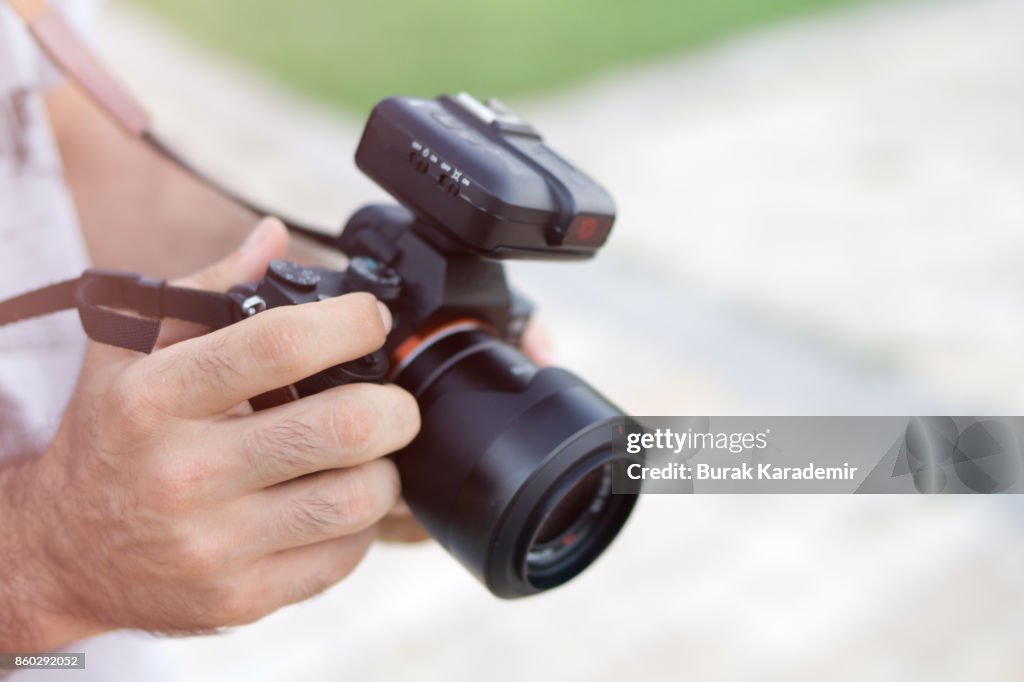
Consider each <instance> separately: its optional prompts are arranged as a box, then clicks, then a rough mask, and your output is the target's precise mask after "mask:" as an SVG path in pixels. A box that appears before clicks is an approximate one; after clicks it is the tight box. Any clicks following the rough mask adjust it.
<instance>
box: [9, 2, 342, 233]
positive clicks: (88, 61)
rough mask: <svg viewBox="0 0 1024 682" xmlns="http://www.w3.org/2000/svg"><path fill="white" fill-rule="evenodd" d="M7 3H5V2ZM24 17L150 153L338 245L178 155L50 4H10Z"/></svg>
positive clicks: (64, 68)
mask: <svg viewBox="0 0 1024 682" xmlns="http://www.w3.org/2000/svg"><path fill="white" fill-rule="evenodd" d="M3 1H4V0H0V2H3ZM6 1H7V3H8V4H9V5H10V6H11V7H12V8H13V9H14V11H15V13H16V14H17V15H18V16H19V17H20V18H21V20H22V22H23V23H24V24H25V28H26V29H27V30H28V33H29V35H30V36H31V37H32V39H33V40H34V41H35V42H36V44H37V45H38V46H39V48H40V49H41V50H42V51H43V52H44V53H45V54H46V56H47V57H49V58H50V61H51V62H52V63H53V65H54V66H55V67H56V68H57V69H59V70H60V71H61V73H63V74H64V75H65V76H66V77H67V78H68V80H70V81H71V82H72V83H74V84H75V85H76V86H78V88H79V89H80V90H81V91H82V92H84V93H85V94H86V95H88V96H89V97H90V98H91V99H92V101H93V102H94V103H95V104H96V105H97V106H98V107H99V109H100V110H101V111H102V112H103V113H105V114H106V115H107V116H108V117H109V118H110V119H112V120H113V121H114V122H115V123H117V124H118V125H119V126H120V127H121V129H122V130H124V131H125V133H127V134H128V135H130V136H132V137H135V138H138V139H140V140H142V142H144V143H145V144H146V145H147V146H148V147H149V148H150V149H152V150H153V151H154V152H156V153H157V154H159V155H160V156H162V157H163V158H164V159H166V160H168V161H170V162H171V163H172V164H174V165H175V166H177V167H179V168H181V169H182V170H184V171H185V172H186V173H188V174H189V175H191V176H193V177H195V178H196V179H197V180H199V181H200V182H202V183H203V184H205V185H207V186H208V187H210V188H212V189H213V190H214V191H216V192H218V193H219V194H220V195H222V196H224V197H225V198H227V199H228V200H230V201H232V202H234V203H236V204H238V205H240V206H242V207H243V208H246V209H248V210H250V211H252V212H253V213H255V214H256V215H260V216H264V215H273V216H277V217H278V218H279V219H280V220H281V222H283V223H284V224H285V226H286V227H287V228H288V229H289V230H291V231H292V232H294V233H295V234H298V235H301V236H303V237H305V238H307V239H311V240H313V241H316V242H320V243H321V244H327V245H328V246H331V247H335V248H336V246H337V244H336V242H337V236H336V235H335V234H332V233H331V230H329V229H325V228H323V227H319V226H315V225H311V224H309V223H306V222H304V221H300V220H296V219H295V218H293V217H290V216H286V215H282V213H281V212H280V211H275V210H272V209H270V208H269V207H266V206H261V205H260V204H259V203H258V202H255V201H252V200H251V199H249V198H247V197H244V196H242V195H241V194H239V193H238V192H236V191H234V190H232V189H231V188H229V187H228V186H226V185H225V184H223V183H221V182H219V181H217V180H216V179H215V178H213V177H211V176H210V175H208V174H207V173H205V172H204V171H202V170H201V169H200V168H199V167H198V166H196V165H195V164H193V163H191V162H190V161H189V160H188V159H186V158H185V157H183V156H182V155H181V154H180V153H178V152H177V151H176V150H175V148H174V145H172V144H169V143H168V142H167V141H166V140H165V139H163V138H162V137H161V136H160V135H159V134H158V133H157V132H156V131H155V130H153V125H152V118H151V117H150V115H149V112H147V111H146V109H145V108H144V107H143V106H142V104H141V103H139V101H138V99H137V98H136V97H135V96H134V95H133V94H132V92H131V91H130V90H129V89H128V88H127V87H125V86H124V85H123V84H122V83H121V82H120V81H118V80H117V79H116V78H115V77H114V76H113V75H112V74H111V72H110V71H109V70H108V69H107V68H106V66H105V65H104V64H103V62H102V60H100V58H99V57H98V56H97V55H96V53H95V51H93V49H92V48H91V47H90V46H89V44H88V43H87V42H86V41H85V40H84V39H82V37H81V36H79V35H78V34H77V33H76V32H75V30H74V29H73V28H72V27H71V25H69V24H68V23H67V22H66V21H65V20H64V17H62V16H61V15H60V14H59V13H58V12H56V11H55V10H54V9H53V8H52V7H51V6H50V4H49V3H48V2H47V1H46V0H6Z"/></svg>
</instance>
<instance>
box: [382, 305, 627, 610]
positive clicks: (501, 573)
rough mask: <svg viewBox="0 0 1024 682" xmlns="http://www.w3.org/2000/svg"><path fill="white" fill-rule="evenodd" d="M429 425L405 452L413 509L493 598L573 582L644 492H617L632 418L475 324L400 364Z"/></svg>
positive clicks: (403, 467) (401, 380)
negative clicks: (622, 437) (620, 444)
mask: <svg viewBox="0 0 1024 682" xmlns="http://www.w3.org/2000/svg"><path fill="white" fill-rule="evenodd" d="M395 380H396V383H398V384H399V385H401V386H404V387H405V388H407V389H408V390H409V391H411V392H412V393H413V394H414V395H415V396H416V397H417V399H418V401H419V404H420V413H421V418H422V429H421V431H420V435H419V436H418V437H417V438H416V440H415V441H414V442H413V443H412V444H411V445H410V446H409V447H407V448H406V449H404V450H402V451H401V452H399V453H398V454H397V455H396V462H397V464H398V468H399V471H400V472H401V475H402V486H403V494H404V496H405V498H406V500H407V501H408V502H409V506H410V508H411V509H412V511H413V513H414V514H415V515H416V517H417V518H418V519H419V520H420V522H421V523H422V524H423V525H424V527H425V528H426V529H427V530H428V531H429V532H430V533H431V535H433V536H434V537H435V538H436V539H437V540H438V541H439V542H440V543H441V544H442V545H443V546H444V547H445V548H446V549H447V550H448V551H449V552H451V553H452V554H453V555H454V556H455V557H456V558H458V559H459V560H460V561H461V562H462V563H463V564H464V565H465V566H466V567H467V568H469V569H470V571H472V572H473V573H474V574H475V575H476V576H477V577H478V578H479V579H480V580H481V581H482V582H483V583H484V584H485V585H486V586H487V587H488V589H490V590H491V592H493V593H494V594H496V595H498V596H500V597H506V598H514V597H521V596H525V595H529V594H534V593H537V592H541V591H544V590H547V589H550V588H553V587H556V586H558V585H561V584H563V583H565V582H566V581H568V580H570V579H572V578H573V577H575V576H576V575H578V574H579V573H580V572H581V571H583V570H584V569H585V568H587V567H588V566H589V565H590V564H591V563H593V562H594V560H595V559H597V557H598V556H600V555H601V553H602V552H603V551H604V549H605V548H606V547H607V546H608V544H609V543H610V542H611V541H612V540H613V539H614V538H615V536H616V535H617V534H618V532H619V531H620V530H621V528H622V526H623V524H624V523H625V522H626V519H627V518H628V517H629V514H630V512H631V511H632V508H633V505H634V504H635V502H636V496H635V495H628V494H613V493H612V487H611V482H612V479H613V476H615V475H616V473H617V472H616V469H617V468H618V467H623V468H624V467H625V466H626V465H627V464H628V463H629V462H627V460H626V459H625V457H624V456H618V455H616V454H615V453H614V451H613V450H612V447H611V442H612V434H613V430H614V429H615V428H617V427H619V426H621V425H622V424H623V422H624V419H625V417H624V415H623V414H622V412H621V411H620V410H619V409H618V408H616V407H615V406H614V405H612V404H611V403H609V402H608V401H607V400H606V399H605V398H603V397H602V396H601V395H600V394H598V393H597V392H596V391H595V390H594V389H593V388H591V387H590V386H588V385H587V384H585V383H584V382H583V381H582V380H581V379H579V378H578V377H576V376H575V375H573V374H571V373H569V372H567V371H565V370H562V369H557V368H544V369H540V368H538V367H537V366H536V365H534V364H533V363H531V362H530V361H529V360H528V359H527V358H526V357H525V356H523V355H522V353H520V352H519V351H518V350H516V349H515V348H513V347H512V346H509V345H508V344H506V343H503V342H502V341H500V340H498V339H496V338H495V337H493V336H492V335H490V334H488V333H487V332H486V331H484V330H482V329H479V328H467V327H466V325H465V324H462V325H460V326H456V327H453V328H451V329H450V330H449V331H448V332H442V333H438V334H436V335H434V336H433V337H431V338H429V339H427V340H426V341H424V342H423V344H422V345H421V347H420V348H418V349H417V350H416V351H415V352H414V353H412V354H411V355H410V356H409V357H408V358H407V359H406V360H405V362H404V363H402V364H400V365H399V370H398V372H397V375H396V377H395Z"/></svg>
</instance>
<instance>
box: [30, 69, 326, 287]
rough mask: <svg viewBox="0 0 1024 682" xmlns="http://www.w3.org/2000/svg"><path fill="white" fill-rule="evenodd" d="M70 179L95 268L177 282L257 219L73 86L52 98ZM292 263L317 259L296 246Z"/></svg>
mask: <svg viewBox="0 0 1024 682" xmlns="http://www.w3.org/2000/svg"><path fill="white" fill-rule="evenodd" d="M47 108H48V110H49V112H50V118H51V121H52V123H53V127H54V131H55V134H56V136H57V143H58V145H59V147H60V151H61V157H62V159H63V162H64V169H65V175H66V177H67V181H68V185H69V186H70V188H71V192H72V195H73V197H74V201H75V206H76V209H77V211H78V217H79V221H80V223H81V226H82V232H83V234H84V236H85V240H86V244H87V246H88V249H89V253H90V256H91V259H92V262H93V264H94V265H95V266H96V267H105V268H116V269H124V270H134V271H141V272H145V273H146V274H148V275H151V276H159V277H169V278H170V277H179V276H181V275H183V274H185V273H188V272H193V271H195V270H198V269H199V268H200V267H202V266H204V265H206V264H207V263H210V262H211V261H214V260H217V259H219V258H221V257H223V256H224V255H225V254H227V253H228V252H229V251H231V250H232V249H234V248H235V247H236V246H237V245H238V244H239V243H240V242H241V241H242V240H243V239H244V237H245V236H246V235H247V234H248V233H249V231H250V230H251V229H252V227H253V225H254V224H255V221H256V217H255V216H253V215H252V214H251V213H249V212H248V211H247V210H245V209H242V208H240V207H239V206H237V205H236V204H234V203H233V202H231V201H229V200H227V199H225V198H224V197H223V196H221V195H220V194H218V193H217V192H215V191H214V190H212V189H210V188H209V187H207V186H205V185H203V184H202V183H201V182H199V181H198V180H196V179H195V178H193V177H192V176H190V175H188V174H187V173H185V172H184V171H182V170H181V169H179V168H177V167H176V166H174V165H173V164H171V163H170V162H168V161H166V160H165V159H163V158H162V157H160V156H158V155H157V154H156V153H155V152H153V150H151V149H150V148H149V147H147V146H146V145H145V144H143V143H142V142H141V141H139V140H137V139H134V138H131V137H129V136H128V135H126V134H125V133H124V132H123V131H122V130H121V129H119V128H118V127H116V126H115V125H114V124H113V123H112V122H111V121H110V120H108V119H107V118H106V117H105V116H104V115H103V114H102V113H101V112H100V111H99V110H98V109H97V108H96V107H95V106H94V105H93V104H92V102H90V101H89V100H87V99H86V98H85V97H84V96H83V95H82V94H80V93H79V92H78V91H77V90H75V89H73V88H72V87H70V86H63V87H61V88H58V89H56V90H55V91H53V92H52V93H50V95H49V96H48V97H47ZM295 246H297V247H298V248H294V247H293V249H292V253H290V254H289V256H290V257H291V258H292V259H293V260H300V261H312V260H316V256H315V251H314V250H313V248H312V247H311V245H309V244H303V243H301V242H300V243H298V244H296V245H295Z"/></svg>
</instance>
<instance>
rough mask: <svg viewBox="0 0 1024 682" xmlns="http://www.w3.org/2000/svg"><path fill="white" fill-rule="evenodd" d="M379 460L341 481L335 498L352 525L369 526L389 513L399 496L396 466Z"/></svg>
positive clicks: (341, 512)
mask: <svg viewBox="0 0 1024 682" xmlns="http://www.w3.org/2000/svg"><path fill="white" fill-rule="evenodd" d="M375 464H376V462H371V463H370V464H368V465H363V466H362V467H360V468H359V469H356V470H350V471H348V472H346V475H345V476H343V477H342V478H341V480H340V481H339V485H338V490H337V492H336V493H335V495H336V497H335V500H336V501H337V505H338V509H339V513H340V515H341V517H342V518H344V519H345V520H346V521H347V523H348V524H349V525H352V526H357V527H360V528H363V527H366V526H369V525H370V524H372V523H374V522H375V521H377V520H378V519H380V518H381V517H383V516H384V515H385V514H387V512H388V510H389V509H391V507H393V506H394V503H395V500H397V499H398V476H397V474H396V473H395V472H394V466H393V465H391V466H387V465H384V466H374V465H375ZM387 464H390V463H387Z"/></svg>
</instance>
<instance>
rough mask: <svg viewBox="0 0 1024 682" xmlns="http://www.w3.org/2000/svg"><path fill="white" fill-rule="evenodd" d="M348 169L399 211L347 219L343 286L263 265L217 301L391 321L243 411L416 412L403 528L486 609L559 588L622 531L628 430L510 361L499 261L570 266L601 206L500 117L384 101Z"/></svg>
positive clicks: (608, 208)
mask: <svg viewBox="0 0 1024 682" xmlns="http://www.w3.org/2000/svg"><path fill="white" fill-rule="evenodd" d="M356 163H357V165H358V166H359V167H360V169H362V170H363V172H365V173H366V174H367V175H368V176H369V177H370V178H371V179H373V180H374V181H375V182H377V183H378V184H379V185H381V186H382V187H383V188H384V189H386V190H387V191H388V192H389V193H390V194H391V195H392V196H394V197H395V198H396V199H397V200H398V204H397V205H371V206H366V207H364V208H362V209H360V210H358V211H357V212H356V213H355V214H353V215H352V217H351V218H350V219H349V221H348V223H347V224H346V226H345V228H344V230H343V232H342V234H341V235H340V237H339V238H338V239H337V242H336V246H337V248H338V249H339V250H340V251H342V252H343V253H345V254H347V256H348V257H349V262H348V267H347V268H346V269H345V270H343V271H336V270H328V269H324V268H315V267H304V266H300V265H297V264H294V263H290V262H287V261H275V262H273V263H271V264H270V267H269V268H268V270H267V273H266V275H265V277H264V278H263V279H262V281H260V282H258V283H255V284H244V285H240V286H237V287H235V288H234V289H232V291H231V296H232V298H233V299H234V300H235V301H236V302H237V304H238V305H239V306H240V309H241V310H242V311H243V314H244V315H254V314H258V313H259V312H260V311H262V310H264V309H266V308H270V307H275V306H281V305H295V304H300V303H305V302H310V301H317V300H322V299H324V298H326V297H332V296H340V295H343V294H346V293H349V292H353V291H368V292H371V293H373V294H374V295H375V296H376V297H377V298H378V299H379V300H380V301H382V302H384V303H385V304H386V305H387V306H388V307H389V309H390V310H391V312H392V316H393V319H394V324H393V328H392V331H391V333H390V335H389V337H388V340H387V342H386V344H385V346H384V347H383V348H382V349H381V350H379V351H377V352H375V353H372V354H370V355H368V356H366V357H363V358H360V359H358V360H355V361H352V362H348V363H345V364H342V365H338V366H336V367H333V368H330V369H328V370H326V371H324V372H321V373H319V374H317V375H314V376H312V377H309V378H307V379H305V380H303V381H300V382H298V383H297V384H295V385H293V386H288V387H283V388H281V389H279V390H277V391H273V392H271V393H269V394H264V395H262V396H258V397H256V398H254V399H253V400H252V403H253V406H254V407H255V408H257V409H260V408H263V407H268V406H272V405H274V404H279V403H280V402H282V401H284V400H290V399H297V398H301V397H302V396H305V395H310V394H313V393H317V392H319V391H322V390H325V389H327V388H330V387H332V386H338V385H342V384H346V383H351V382H358V381H375V382H381V381H392V382H394V383H396V384H398V385H399V386H402V387H403V388H405V389H407V390H408V391H409V392H411V393H412V394H413V395H414V396H415V397H416V399H417V401H418V403H419V406H420V412H421V416H422V430H421V432H420V434H419V435H418V436H417V438H416V439H415V440H414V441H413V442H412V443H411V444H410V445H409V446H408V447H406V448H404V449H403V450H401V451H399V452H397V453H395V454H394V455H393V457H394V460H395V462H396V464H397V466H398V470H399V472H400V475H401V479H402V490H403V495H404V497H405V499H406V501H407V502H408V504H409V506H410V508H411V509H412V512H413V514H414V515H415V516H416V518H417V519H418V520H419V521H420V522H421V523H422V525H423V526H424V527H425V528H426V529H427V531H428V532H429V533H430V534H431V535H432V536H433V537H434V538H435V539H437V540H438V542H440V543H441V545H442V546H444V548H445V549H446V550H447V551H448V552H450V553H451V554H452V555H454V556H455V557H456V558H457V559H458V560H459V561H461V562H462V563H463V564H464V565H465V566H466V567H467V568H468V569H469V570H470V571H471V572H472V573H473V574H474V575H475V576H476V577H477V578H478V579H480V580H481V581H482V582H483V583H484V585H486V587H487V588H488V589H489V590H490V591H491V592H492V593H494V594H495V595H497V596H499V597H504V598H515V597H522V596H526V595H530V594H535V593H538V592H542V591H544V590H547V589H550V588H553V587H556V586H558V585H561V584H563V583H565V582H566V581H568V580H570V579H572V578H573V577H575V576H576V575H578V574H579V573H580V572H581V571H583V570H584V569H585V568H586V567H587V566H589V565H590V564H591V563H592V562H593V561H594V560H595V559H596V558H597V557H598V556H599V555H600V554H601V553H602V552H603V551H604V550H605V548H606V547H607V546H608V544H609V543H610V542H611V541H612V539H613V538H614V537H615V536H616V535H617V534H618V532H619V531H620V530H621V528H622V526H623V524H624V523H625V522H626V519H627V518H628V516H629V515H630V513H631V511H632V509H633V506H634V504H635V503H636V496H635V495H631V494H613V493H612V479H613V477H614V476H616V475H621V472H622V471H623V470H624V468H625V467H626V466H627V465H628V464H629V463H631V462H635V461H636V457H635V456H632V457H630V458H629V459H628V460H627V459H626V456H625V455H620V454H616V453H615V452H614V451H613V448H612V442H613V436H614V434H615V432H616V429H622V428H623V425H624V424H626V423H628V418H627V417H626V416H625V415H624V414H623V413H622V411H621V410H619V409H618V408H617V407H616V406H615V405H614V404H612V403H611V402H610V401H609V400H608V399H606V398H605V397H603V396H602V395H600V394H599V393H598V392H597V391H596V390H594V389H593V388H591V387H590V386H588V385H587V384H586V383H585V382H584V381H583V380H582V379H580V378H579V377H577V376H575V375H573V374H572V373H570V372H568V371H566V370H564V369H559V368H554V367H547V368H539V367H538V366H537V365H535V364H534V363H533V362H531V361H530V360H529V359H528V358H527V357H525V356H524V355H523V354H522V353H521V352H520V351H519V350H518V348H517V346H518V344H519V340H520V336H521V334H522V332H523V329H524V327H525V325H526V323H527V321H528V320H529V317H530V312H531V306H530V304H529V303H528V302H527V301H526V300H525V299H524V298H522V297H521V296H519V295H517V294H516V293H514V292H513V291H512V290H511V289H510V288H509V285H508V282H507V281H506V276H505V271H504V267H503V265H502V263H501V261H502V260H504V259H513V258H520V259H547V260H579V259H586V258H589V257H591V256H593V255H594V254H595V253H596V251H597V250H598V249H599V248H600V247H601V246H602V245H603V244H604V242H605V240H606V239H607V237H608V234H609V232H610V231H611V227H612V223H613V221H614V219H615V208H614V204H613V202H612V199H611V197H610V196H609V195H608V193H607V192H606V191H605V190H604V189H603V188H602V187H601V186H600V185H599V184H597V183H596V182H595V181H593V180H592V179H591V178H589V177H588V176H587V175H586V174H584V173H583V172H582V171H580V170H579V169H577V168H576V167H574V166H573V165H572V164H571V163H569V162H568V161H566V160H565V159H564V158H562V157H561V156H559V155H558V154H557V153H555V152H554V151H553V150H551V149H550V148H549V147H548V146H547V145H545V144H544V142H543V140H542V138H541V136H540V135H539V134H538V133H537V132H536V131H535V130H534V129H533V128H532V127H530V126H529V125H527V124H526V123H524V122H523V121H521V120H520V119H518V118H517V117H516V116H515V115H514V114H512V113H511V112H510V111H508V109H507V108H505V107H504V106H503V105H501V104H500V103H498V102H490V103H488V104H486V105H485V104H483V103H481V102H479V101H477V100H475V99H473V98H471V97H469V96H468V95H459V96H458V97H447V96H442V97H439V98H437V99H435V100H423V99H413V98H391V99H387V100H384V101H382V102H380V103H379V104H378V105H377V106H376V107H375V108H374V110H373V112H372V114H371V116H370V118H369V121H368V122H367V125H366V128H365V131H364V133H363V136H362V139H361V141H360V144H359V147H358V150H357V152H356Z"/></svg>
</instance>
